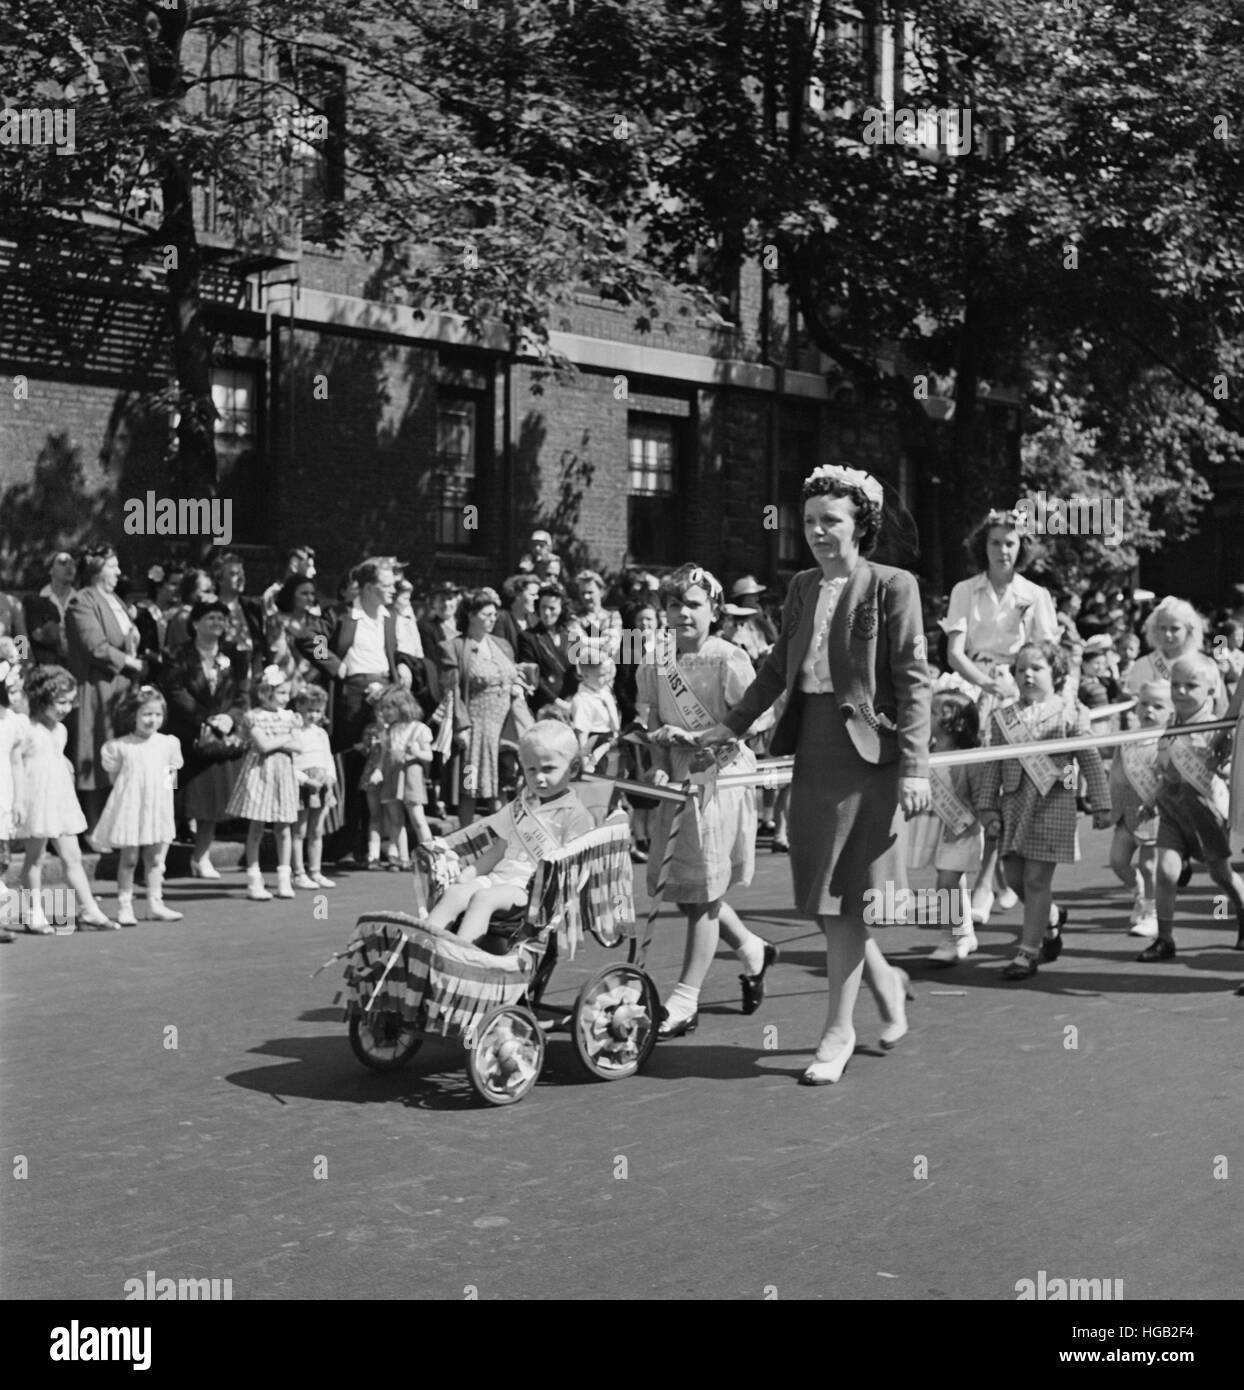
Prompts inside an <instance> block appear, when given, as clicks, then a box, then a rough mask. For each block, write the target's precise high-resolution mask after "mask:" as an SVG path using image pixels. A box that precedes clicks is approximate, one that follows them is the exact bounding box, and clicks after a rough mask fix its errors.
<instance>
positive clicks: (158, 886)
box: [121, 869, 182, 926]
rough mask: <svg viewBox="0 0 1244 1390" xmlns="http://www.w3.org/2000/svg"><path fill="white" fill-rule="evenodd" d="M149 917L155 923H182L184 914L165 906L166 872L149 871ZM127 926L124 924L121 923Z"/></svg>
mask: <svg viewBox="0 0 1244 1390" xmlns="http://www.w3.org/2000/svg"><path fill="white" fill-rule="evenodd" d="M147 916H148V917H150V918H151V920H152V921H153V922H180V921H181V920H182V914H181V913H180V912H174V911H173V909H172V908H171V907H166V906H165V905H164V870H163V869H149V870H148V871H147ZM121 925H122V926H124V925H125V923H124V922H122V923H121Z"/></svg>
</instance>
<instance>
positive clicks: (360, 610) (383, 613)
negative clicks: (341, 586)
mask: <svg viewBox="0 0 1244 1390" xmlns="http://www.w3.org/2000/svg"><path fill="white" fill-rule="evenodd" d="M350 616H351V617H352V618H355V619H358V618H366V617H367V610H366V609H365V608H364V607H363V605H362V604H361V603H360V602H359V601H358V600H357V599H355V600H354V607H353V608H351V609H350ZM388 616H389V610H388V609H387V608H386V607H385V606H384V604H383V603H382V604H381V605H380V607H379V609H378V610H377V612H376V616H375V617H374V618H372V619H370V621H371V622H376V623H382V622H384V620H385V619H386V618H387V617H388Z"/></svg>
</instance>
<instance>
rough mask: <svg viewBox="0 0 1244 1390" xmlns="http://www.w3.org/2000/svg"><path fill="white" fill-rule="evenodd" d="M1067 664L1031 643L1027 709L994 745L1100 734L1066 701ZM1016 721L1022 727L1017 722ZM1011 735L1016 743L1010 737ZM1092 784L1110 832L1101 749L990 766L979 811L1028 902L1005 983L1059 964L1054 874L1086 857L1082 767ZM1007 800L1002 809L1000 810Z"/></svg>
mask: <svg viewBox="0 0 1244 1390" xmlns="http://www.w3.org/2000/svg"><path fill="white" fill-rule="evenodd" d="M1066 678H1067V658H1066V656H1065V655H1064V653H1063V651H1062V649H1061V647H1059V646H1058V645H1057V643H1054V642H1028V643H1026V644H1025V645H1024V646H1022V647H1021V648H1020V649H1019V651H1018V653H1017V654H1016V659H1015V682H1016V684H1017V685H1018V686H1019V704H1018V705H1017V706H1015V705H1012V706H1005V707H1003V708H1002V709H999V710H995V711H994V714H993V730H992V733H993V737H992V738H991V739H990V742H991V743H995V744H1001V743H1015V742H1029V741H1031V742H1040V741H1041V740H1044V739H1059V738H1070V737H1074V736H1076V735H1078V734H1088V733H1091V732H1092V729H1091V725H1090V724H1089V718H1088V711H1087V710H1082V709H1080V708H1079V707H1078V706H1075V705H1072V704H1070V703H1069V702H1067V701H1066V700H1064V699H1062V698H1061V696H1060V692H1061V691H1062V689H1063V684H1064V682H1065V680H1066ZM1013 721H1014V722H1013ZM1008 733H1009V735H1010V736H1009V737H1008ZM1077 760H1078V761H1079V764H1080V767H1081V769H1082V770H1083V772H1084V776H1085V779H1086V781H1087V783H1088V795H1089V805H1090V806H1091V807H1092V811H1093V824H1094V826H1095V827H1096V828H1097V829H1099V830H1104V829H1105V828H1106V827H1107V826H1108V825H1109V824H1110V792H1109V788H1108V785H1107V782H1106V773H1105V770H1104V769H1103V767H1102V761H1101V755H1100V754H1099V753H1098V752H1097V750H1096V749H1095V748H1090V749H1087V750H1086V751H1085V752H1083V753H1079V754H1075V755H1068V754H1057V755H1055V756H1054V757H1053V758H1052V759H1051V758H1035V757H1026V758H1022V759H1019V758H1016V759H1009V760H1007V761H1005V762H996V763H986V764H985V765H984V768H985V775H984V776H983V777H982V778H981V801H980V806H979V810H980V813H981V821H982V823H983V824H984V827H985V834H986V835H988V834H990V831H991V828H992V829H993V830H995V831H999V832H1000V840H999V844H998V852H999V853H1000V854H1001V856H1002V861H1003V866H1004V868H1005V871H1006V877H1007V882H1008V883H1009V884H1010V886H1011V887H1012V888H1013V889H1014V890H1015V892H1016V893H1017V894H1018V895H1019V896H1020V898H1022V899H1023V903H1024V928H1023V935H1022V937H1021V940H1020V945H1019V950H1018V953H1017V954H1016V957H1015V959H1014V960H1013V961H1012V962H1011V963H1010V965H1008V966H1007V967H1006V969H1005V970H1003V972H1002V978H1003V979H1004V980H1027V979H1029V978H1030V977H1031V976H1033V975H1035V974H1036V973H1037V960H1038V958H1040V959H1041V960H1043V961H1053V960H1057V959H1058V957H1059V955H1060V953H1061V952H1062V949H1063V939H1062V928H1063V927H1065V926H1066V925H1067V912H1066V909H1065V908H1061V907H1056V906H1055V904H1054V902H1053V899H1052V894H1051V886H1052V884H1053V880H1054V867H1055V865H1057V864H1072V863H1074V862H1075V861H1076V860H1077V859H1079V857H1080V847H1079V844H1078V843H1077V840H1076V784H1077V770H1076V762H1077ZM999 793H1001V803H1000V804H999Z"/></svg>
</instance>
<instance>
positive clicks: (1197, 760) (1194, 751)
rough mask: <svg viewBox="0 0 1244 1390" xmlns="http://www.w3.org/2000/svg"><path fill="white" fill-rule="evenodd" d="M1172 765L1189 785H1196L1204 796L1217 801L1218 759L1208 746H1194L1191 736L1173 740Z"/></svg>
mask: <svg viewBox="0 0 1244 1390" xmlns="http://www.w3.org/2000/svg"><path fill="white" fill-rule="evenodd" d="M1170 759H1171V766H1172V767H1174V769H1175V770H1176V772H1178V773H1179V776H1180V778H1181V779H1182V780H1183V781H1185V782H1187V783H1188V785H1189V786H1191V787H1195V788H1196V790H1197V791H1199V792H1200V793H1201V795H1202V796H1204V797H1206V798H1208V799H1209V800H1211V801H1214V802H1217V800H1218V793H1217V790H1216V788H1215V785H1214V784H1215V783H1216V782H1218V780H1219V779H1218V778H1217V777H1216V776H1215V775H1214V774H1215V765H1216V760H1215V759H1214V757H1213V755H1212V754H1211V753H1210V751H1209V749H1207V748H1194V747H1193V746H1192V739H1191V738H1189V737H1184V738H1174V739H1172V740H1171V752H1170Z"/></svg>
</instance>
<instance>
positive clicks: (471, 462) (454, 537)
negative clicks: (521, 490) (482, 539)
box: [435, 394, 479, 550]
mask: <svg viewBox="0 0 1244 1390" xmlns="http://www.w3.org/2000/svg"><path fill="white" fill-rule="evenodd" d="M478 450H479V409H478V403H477V401H476V400H475V399H474V398H473V397H466V396H453V395H444V394H442V395H441V397H440V399H439V400H438V402H437V407H436V477H435V487H436V511H435V542H436V544H437V545H438V546H452V547H454V548H455V549H459V550H465V549H467V548H469V546H470V544H471V540H472V537H474V536H476V535H478V534H479V533H478V530H477V529H476V528H471V529H470V530H468V529H467V527H466V525H465V522H466V516H467V514H466V508H467V507H468V506H472V505H474V503H475V480H476V460H477V458H478Z"/></svg>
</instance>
